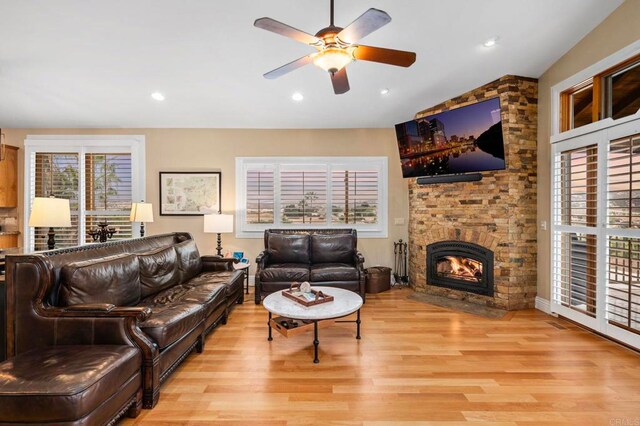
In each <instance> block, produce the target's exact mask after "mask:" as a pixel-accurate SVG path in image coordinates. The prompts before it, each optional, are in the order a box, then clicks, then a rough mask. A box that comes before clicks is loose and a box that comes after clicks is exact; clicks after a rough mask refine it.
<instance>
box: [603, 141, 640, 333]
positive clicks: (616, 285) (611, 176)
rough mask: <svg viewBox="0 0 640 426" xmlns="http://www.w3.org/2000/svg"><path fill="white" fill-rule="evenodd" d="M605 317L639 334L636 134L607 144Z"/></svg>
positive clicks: (639, 157) (639, 155)
mask: <svg viewBox="0 0 640 426" xmlns="http://www.w3.org/2000/svg"><path fill="white" fill-rule="evenodd" d="M607 177H608V182H607V226H608V228H609V229H611V231H610V235H609V236H608V239H607V248H608V255H607V305H606V306H607V317H608V319H609V322H610V323H611V324H613V325H615V326H618V327H622V328H624V329H627V330H630V331H633V332H636V333H638V332H640V238H638V237H636V238H633V237H631V236H628V235H622V234H623V233H625V230H632V229H633V230H636V229H639V228H640V135H638V134H636V135H631V136H628V137H623V138H619V139H615V140H612V141H610V142H609V157H608V160H607Z"/></svg>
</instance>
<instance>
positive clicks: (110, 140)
mask: <svg viewBox="0 0 640 426" xmlns="http://www.w3.org/2000/svg"><path fill="white" fill-rule="evenodd" d="M38 152H44V153H77V154H78V170H81V171H82V173H83V174H84V173H85V154H92V153H100V154H115V153H131V198H132V201H136V200H143V199H144V198H145V192H146V169H145V167H146V166H145V164H146V159H145V136H144V135H95V136H93V135H27V137H26V139H25V141H24V169H23V175H24V188H23V190H24V192H23V212H24V215H23V217H24V220H23V247H25V248H26V249H27V250H30V251H32V250H33V244H32V243H33V241H34V240H33V238H34V232H33V228H31V227H29V220H28V218H29V217H30V215H31V189H32V184H33V182H32V179H31V173H30V171H31V166H32V164H33V161H35V155H36V153H38ZM81 186H82V185H81ZM85 201H86V200H85V193H84V191H83V190H82V188H80V190H79V192H78V207H79V210H78V235H79V241H78V245H84V244H87V238H86V237H87V235H86V233H85V221H86V216H87V213H86V211H85ZM127 214H128V212H127ZM131 232H132V236H133V238H136V237H135V236H136V235H139V232H140V224H139V223H137V222H134V223H132V230H131ZM89 242H92V241H89Z"/></svg>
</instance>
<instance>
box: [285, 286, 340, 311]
mask: <svg viewBox="0 0 640 426" xmlns="http://www.w3.org/2000/svg"><path fill="white" fill-rule="evenodd" d="M282 295H283V296H284V297H286V298H288V299H291V300H294V301H296V302H298V303H299V304H301V305H303V306H307V307H309V306H314V305H320V304H322V303H327V302H331V301H333V296H331V295H330V294H326V293H324V292H322V291H319V290H311V291H310V292H309V293H302V292H301V291H300V284H299V283H292V284H291V287H290V288H289V290H282ZM305 295H306V297H305Z"/></svg>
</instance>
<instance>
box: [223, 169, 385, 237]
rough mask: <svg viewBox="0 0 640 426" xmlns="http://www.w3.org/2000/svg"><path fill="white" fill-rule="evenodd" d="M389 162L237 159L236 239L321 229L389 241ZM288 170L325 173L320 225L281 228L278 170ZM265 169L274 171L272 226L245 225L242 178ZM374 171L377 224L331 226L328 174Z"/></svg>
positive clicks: (287, 225)
mask: <svg viewBox="0 0 640 426" xmlns="http://www.w3.org/2000/svg"><path fill="white" fill-rule="evenodd" d="M388 162H389V161H388V158H387V157H383V156H371V157H236V173H235V178H236V203H235V204H236V211H235V225H236V226H235V235H236V238H263V236H264V231H265V229H271V228H282V229H322V228H328V227H330V228H349V229H351V228H353V229H356V230H357V231H358V236H359V237H362V238H387V237H388V210H389V208H388V188H389V179H388V169H389V167H388ZM281 167H282V168H285V169H287V168H288V169H291V168H298V167H306V168H307V169H315V170H317V169H319V168H324V169H325V170H327V192H326V198H327V212H326V220H325V222H324V223H322V224H317V225H316V224H283V223H281V221H280V218H281V204H280V175H279V171H280V168H281ZM254 168H264V169H271V170H273V171H274V205H273V210H274V223H262V224H248V223H246V201H247V191H246V184H245V177H246V175H247V171H248V170H249V169H254ZM345 168H346V169H347V170H356V171H357V170H376V171H378V173H379V175H378V176H379V178H378V221H377V223H376V224H357V223H356V224H353V223H349V224H336V223H331V222H330V220H331V209H330V207H331V195H332V189H331V186H332V185H331V173H332V172H333V171H334V170H344V169H345Z"/></svg>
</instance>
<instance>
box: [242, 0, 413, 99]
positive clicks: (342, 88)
mask: <svg viewBox="0 0 640 426" xmlns="http://www.w3.org/2000/svg"><path fill="white" fill-rule="evenodd" d="M333 1H334V0H331V5H330V9H331V10H330V15H331V23H330V24H329V26H328V27H326V28H323V29H321V30H320V31H318V32H317V33H316V35H311V34H309V33H306V32H304V31H300V30H298V29H296V28H293V27H291V26H289V25H287V24H283V23H282V22H279V21H276V20H275V19H271V18H260V19H256V21H255V22H254V23H253V25H254V26H256V27H258V28H262V29H263V30H267V31H271V32H274V33H276V34H280V35H283V36H285V37H289V38H292V39H294V40H296V41H299V42H301V43H305V44H308V45H309V46H313V47H315V48H316V49H317V50H318V51H317V52H315V53H312V54H310V55H307V56H303V57H302V58H300V59H296V60H295V61H293V62H289V63H288V64H286V65H283V66H281V67H280V68H276V69H274V70H273V71H269V72H268V73H266V74H265V75H264V77H265V78H268V79H274V78H278V77H280V76H282V75H284V74H287V73H288V72H291V71H293V70H295V69H298V68H300V67H302V66H303V65H307V64H309V63H311V62H313V63H314V64H315V65H316V66H318V67H320V68H322V69H323V70H325V71H327V72H329V74H330V75H331V83H332V84H333V91H334V92H335V94H336V95H340V94H342V93H346V92H348V91H349V79H348V78H347V70H346V66H347V65H348V64H349V63H351V62H352V61H356V60H360V61H371V62H380V63H383V64H389V65H396V66H400V67H409V66H411V65H412V64H413V63H414V62H415V61H416V54H415V53H414V52H405V51H403V50H394V49H384V48H382V47H371V46H365V45H362V44H356V43H357V42H358V41H359V40H360V39H362V38H364V37H366V36H368V35H369V34H371V33H372V32H374V31H375V30H377V29H379V28H381V27H383V26H384V25H386V24H388V23H389V22H391V17H390V16H389V15H388V14H387V13H386V12H384V11H382V10H378V9H373V8H371V9H369V10H367V11H366V12H364V13H363V14H362V15H360V17H358V19H356V20H355V21H353V22H352V23H350V24H349V25H347V27H346V28H340V27H336V26H335V25H334V24H333V10H334V9H333Z"/></svg>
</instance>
